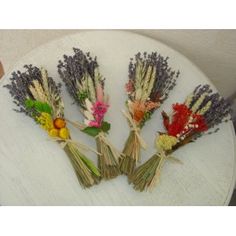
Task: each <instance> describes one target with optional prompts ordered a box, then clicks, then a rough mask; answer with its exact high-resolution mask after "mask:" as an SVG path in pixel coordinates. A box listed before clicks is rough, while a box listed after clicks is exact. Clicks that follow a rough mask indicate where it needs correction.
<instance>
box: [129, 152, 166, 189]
mask: <svg viewBox="0 0 236 236" xmlns="http://www.w3.org/2000/svg"><path fill="white" fill-rule="evenodd" d="M164 161H165V156H163V155H161V154H154V155H153V156H152V157H151V158H150V159H149V160H148V161H146V162H145V163H144V164H143V165H141V166H139V167H138V168H137V169H136V170H135V171H134V173H133V175H132V176H130V178H129V180H130V182H131V183H132V184H133V185H134V186H133V187H134V189H135V190H137V191H140V192H142V191H144V190H152V188H153V187H154V185H155V184H156V182H157V181H158V180H159V177H160V172H161V168H162V166H163V164H164Z"/></svg>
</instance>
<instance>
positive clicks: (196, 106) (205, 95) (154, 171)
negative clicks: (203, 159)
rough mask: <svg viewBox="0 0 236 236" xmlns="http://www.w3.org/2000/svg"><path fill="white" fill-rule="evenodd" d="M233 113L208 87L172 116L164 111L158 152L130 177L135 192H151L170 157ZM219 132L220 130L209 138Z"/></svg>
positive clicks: (177, 107) (175, 106) (196, 92)
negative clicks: (162, 130) (163, 128)
mask: <svg viewBox="0 0 236 236" xmlns="http://www.w3.org/2000/svg"><path fill="white" fill-rule="evenodd" d="M230 111H231V109H230V105H229V104H228V103H227V102H226V101H225V99H224V98H222V97H220V95H219V94H218V93H213V91H212V89H211V88H210V86H209V85H204V86H201V85H199V86H198V87H196V88H195V90H194V91H193V93H191V94H190V95H189V96H188V97H187V98H186V100H185V102H184V103H183V104H179V103H176V104H173V105H172V113H171V114H170V115H167V114H166V113H165V112H164V111H163V112H162V116H163V125H164V127H165V129H166V132H159V135H157V137H156V148H157V152H156V153H155V154H154V155H153V156H152V157H151V158H150V159H149V160H148V161H147V162H145V163H144V164H142V165H141V166H139V167H138V168H137V169H136V170H135V171H134V173H133V175H132V176H131V177H130V181H131V182H132V183H133V185H134V188H135V189H136V190H139V191H144V190H148V189H152V188H153V187H154V185H155V183H156V182H157V180H159V177H160V173H161V168H162V166H163V165H164V163H165V161H166V160H167V159H173V157H171V154H172V153H173V152H174V151H175V150H177V149H178V148H180V147H182V146H183V145H185V144H188V143H190V142H193V141H195V140H196V139H197V138H199V137H201V136H202V135H203V134H205V133H206V131H208V130H209V129H213V127H215V126H216V125H218V124H220V123H221V122H223V121H227V118H228V117H229V114H230ZM218 130H219V128H217V129H215V130H213V131H210V132H208V133H207V134H211V133H212V132H217V131H218ZM175 160H176V159H175Z"/></svg>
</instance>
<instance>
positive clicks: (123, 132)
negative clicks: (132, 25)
mask: <svg viewBox="0 0 236 236" xmlns="http://www.w3.org/2000/svg"><path fill="white" fill-rule="evenodd" d="M72 47H80V48H81V49H82V50H84V51H90V52H91V53H92V55H97V57H98V62H99V64H100V71H101V72H102V74H103V75H104V76H105V77H106V90H107V91H108V93H109V94H110V98H111V99H110V100H111V108H110V110H109V112H108V114H107V117H106V120H108V121H110V122H111V124H112V129H111V131H110V140H111V141H112V142H113V144H114V145H115V146H116V147H117V148H119V149H122V148H123V145H124V141H125V140H126V138H127V136H128V133H129V128H128V125H127V122H126V120H125V118H124V117H123V116H122V114H121V112H120V111H121V110H122V109H123V108H124V102H125V100H126V94H125V92H124V85H125V83H126V81H127V74H128V63H129V59H130V58H131V57H133V56H134V54H136V53H137V52H138V51H141V52H143V51H147V52H151V51H158V52H160V53H161V54H162V55H163V56H169V57H170V60H169V63H170V64H171V66H172V67H173V68H174V69H176V70H178V69H179V70H180V72H181V76H180V78H179V81H178V83H177V86H176V87H175V89H174V90H173V91H172V93H171V94H170V97H169V99H168V100H167V101H166V102H165V103H164V105H163V106H162V107H161V109H160V110H158V111H156V112H155V114H154V115H153V117H152V120H150V121H149V122H148V123H147V124H146V126H145V127H144V129H143V132H142V135H143V137H144V138H145V140H146V141H147V143H148V146H149V148H148V150H147V151H143V152H142V160H143V161H144V160H147V158H148V157H150V155H151V154H152V153H153V152H154V151H155V149H154V145H153V140H154V137H155V132H156V131H158V130H160V131H161V130H163V127H162V121H161V116H160V112H161V110H162V109H164V110H166V111H168V110H169V109H170V105H171V104H172V103H173V102H182V101H183V100H184V98H185V97H186V95H187V94H188V93H189V92H191V91H192V89H193V88H194V87H195V86H196V85H198V84H200V83H209V80H208V79H207V78H206V76H205V75H204V74H203V73H202V72H201V71H200V70H199V69H198V68H196V66H195V65H193V64H192V63H191V62H190V61H189V60H188V59H186V58H185V57H184V56H182V55H181V54H180V53H178V52H176V51H174V50H172V49H171V48H169V47H167V46H165V45H164V44H162V43H160V42H157V41H155V40H152V39H149V38H146V37H143V36H140V35H136V34H133V33H128V32H120V31H91V32H83V33H78V34H75V35H71V36H67V37H64V38H62V39H59V40H55V41H52V42H50V43H47V44H45V45H43V46H41V47H39V48H37V49H35V50H33V51H31V52H30V53H29V54H27V55H26V56H25V57H24V58H22V59H21V60H20V61H19V62H18V63H17V65H15V67H14V70H17V69H22V66H23V65H24V64H29V63H32V64H34V65H36V66H44V67H45V68H46V69H47V70H48V72H49V75H50V76H52V77H53V78H54V79H55V80H57V81H59V76H58V73H57V62H58V60H59V59H61V58H62V55H63V54H71V53H72ZM9 76H10V75H9V74H8V75H6V76H5V79H4V81H2V82H1V84H0V85H1V86H0V107H1V113H0V134H1V141H0V204H2V205H224V204H228V201H229V199H230V196H231V194H232V189H233V185H234V173H235V155H234V133H233V129H232V124H231V122H229V123H227V124H221V125H220V131H219V132H218V133H216V134H213V135H210V136H205V137H202V138H201V139H199V140H197V142H195V143H193V144H189V145H187V146H185V147H183V148H181V149H180V150H178V151H177V152H175V157H177V158H179V159H181V160H182V162H183V163H184V164H183V165H180V164H176V163H166V165H165V166H164V168H163V171H162V175H161V181H160V183H159V185H158V186H157V187H156V188H155V189H154V191H153V192H152V193H149V192H148V193H139V192H135V191H134V190H133V189H132V188H131V186H129V185H128V183H127V179H126V177H125V176H120V177H118V178H116V179H114V180H112V181H108V182H105V181H102V182H101V184H100V185H98V186H95V187H93V188H91V189H88V190H84V189H82V188H81V187H80V185H79V183H78V181H77V178H76V175H75V173H74V172H73V168H72V166H71V164H70V162H69V160H68V158H67V156H66V155H65V153H64V152H63V150H61V149H60V147H59V146H58V145H57V144H56V143H54V142H52V141H50V140H49V138H48V137H47V135H46V133H45V132H44V131H43V130H41V129H40V128H39V127H37V125H36V124H35V123H34V122H33V121H32V120H31V119H30V118H28V117H26V116H24V115H23V114H18V113H16V112H14V111H13V110H12V109H13V108H14V105H13V103H12V99H11V98H10V96H9V94H8V91H7V90H6V89H3V88H2V85H3V84H6V83H8V82H9V80H8V78H9ZM63 98H64V101H65V107H66V109H65V114H66V116H67V117H69V118H70V119H71V120H78V121H81V119H82V116H81V114H80V113H79V109H78V107H77V106H76V105H72V99H71V98H70V97H69V95H68V93H67V91H65V89H64V88H63ZM72 136H73V137H74V138H75V139H77V140H80V141H82V142H84V143H86V144H88V145H91V146H93V147H95V142H94V140H93V139H92V138H90V137H88V136H86V135H85V134H82V133H80V132H78V131H77V130H74V129H72ZM88 155H89V156H91V158H93V159H94V160H96V156H95V155H93V154H88Z"/></svg>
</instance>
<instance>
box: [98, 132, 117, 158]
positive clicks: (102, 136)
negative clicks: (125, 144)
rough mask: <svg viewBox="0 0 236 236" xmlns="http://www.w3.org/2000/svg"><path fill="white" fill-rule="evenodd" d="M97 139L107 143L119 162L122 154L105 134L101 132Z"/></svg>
mask: <svg viewBox="0 0 236 236" xmlns="http://www.w3.org/2000/svg"><path fill="white" fill-rule="evenodd" d="M95 139H99V140H100V141H101V142H103V143H105V144H106V145H107V146H109V148H110V150H111V152H112V154H113V156H114V157H115V159H116V160H117V159H118V158H119V156H120V155H121V153H120V152H119V151H118V150H117V149H116V148H115V147H114V146H113V145H112V143H111V142H109V140H108V139H107V137H106V135H105V133H104V132H99V133H98V135H97V136H95Z"/></svg>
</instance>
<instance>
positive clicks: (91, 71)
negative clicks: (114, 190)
mask: <svg viewBox="0 0 236 236" xmlns="http://www.w3.org/2000/svg"><path fill="white" fill-rule="evenodd" d="M98 67H99V66H98V63H97V59H96V57H95V58H92V57H91V56H90V54H89V53H86V54H84V53H83V51H82V50H80V49H75V48H74V55H73V56H66V55H64V61H63V62H62V61H59V64H58V72H59V74H60V77H61V78H62V80H63V81H64V83H65V85H66V87H67V89H68V91H69V93H70V95H71V96H72V97H73V98H74V99H75V101H76V102H77V103H78V105H79V106H80V107H81V108H82V109H81V112H82V114H83V115H84V117H85V119H84V123H83V124H80V125H78V126H77V127H78V128H79V129H80V130H82V131H83V132H84V133H87V134H88V135H90V136H92V137H94V138H95V139H96V143H97V149H98V152H99V154H98V166H99V168H100V171H101V176H102V178H104V179H111V178H114V177H116V176H117V175H119V173H120V170H119V164H118V158H119V156H120V152H118V151H117V150H116V148H115V147H114V146H113V145H112V144H111V143H110V142H109V141H108V139H107V137H106V134H107V133H108V131H109V130H110V123H108V122H106V121H104V116H105V114H106V112H107V111H108V108H109V99H108V96H107V95H105V93H104V85H105V83H104V82H105V81H104V80H105V79H104V78H103V76H102V75H101V74H100V73H99V68H98Z"/></svg>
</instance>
